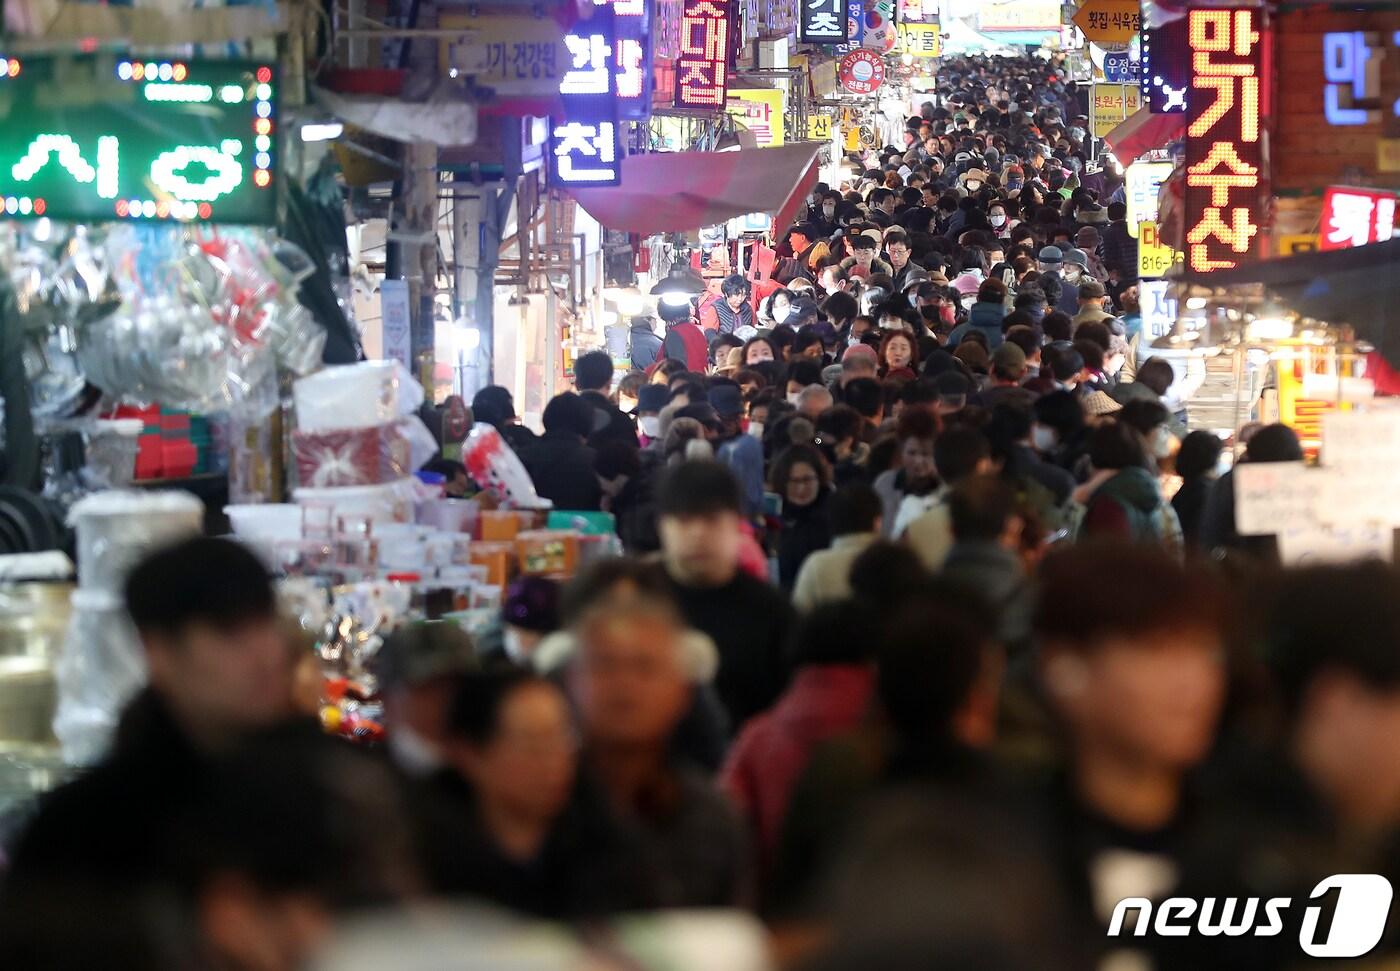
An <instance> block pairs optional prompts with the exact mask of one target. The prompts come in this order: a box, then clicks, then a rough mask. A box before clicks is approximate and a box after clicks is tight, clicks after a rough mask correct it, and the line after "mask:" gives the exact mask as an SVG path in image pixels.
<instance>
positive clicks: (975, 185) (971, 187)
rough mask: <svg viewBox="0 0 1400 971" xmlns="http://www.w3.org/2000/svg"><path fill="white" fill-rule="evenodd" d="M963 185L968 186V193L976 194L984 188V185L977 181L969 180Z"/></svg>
mask: <svg viewBox="0 0 1400 971" xmlns="http://www.w3.org/2000/svg"><path fill="white" fill-rule="evenodd" d="M963 184H964V185H965V186H967V191H968V192H976V191H977V190H978V189H980V188H982V183H981V182H978V181H977V180H976V179H969V180H968V181H967V182H965V183H963Z"/></svg>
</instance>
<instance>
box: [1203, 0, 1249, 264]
mask: <svg viewBox="0 0 1400 971" xmlns="http://www.w3.org/2000/svg"><path fill="white" fill-rule="evenodd" d="M1188 18H1189V24H1188V43H1189V45H1190V48H1191V55H1192V70H1191V96H1190V98H1189V100H1188V105H1189V107H1188V110H1187V112H1186V261H1187V265H1188V266H1189V267H1190V268H1191V269H1192V270H1195V271H1196V272H1209V271H1211V270H1224V269H1228V268H1230V267H1232V266H1235V265H1236V264H1237V263H1239V262H1240V260H1241V259H1243V258H1245V257H1246V256H1248V255H1249V253H1250V252H1251V250H1252V249H1254V240H1255V237H1256V236H1257V235H1258V233H1259V220H1260V218H1261V217H1262V215H1263V209H1262V206H1261V201H1260V167H1261V165H1262V160H1263V128H1262V113H1263V105H1262V103H1261V101H1260V85H1261V80H1262V75H1263V73H1264V47H1265V44H1266V40H1265V39H1264V33H1263V30H1262V25H1261V23H1260V12H1259V11H1258V10H1254V9H1249V10H1242V9H1234V8H1226V9H1219V10H1216V9H1211V10H1199V9H1196V10H1192V11H1190V13H1189V14H1188Z"/></svg>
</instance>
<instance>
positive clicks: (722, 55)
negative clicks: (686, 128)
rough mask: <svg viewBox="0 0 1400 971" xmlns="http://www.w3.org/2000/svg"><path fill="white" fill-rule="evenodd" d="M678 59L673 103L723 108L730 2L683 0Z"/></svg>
mask: <svg viewBox="0 0 1400 971" xmlns="http://www.w3.org/2000/svg"><path fill="white" fill-rule="evenodd" d="M680 49H681V50H680V58H679V59H678V60H677V62H676V104H677V105H683V106H685V107H688V108H722V107H723V106H724V100H725V97H726V95H727V90H726V83H725V82H726V78H725V75H726V73H727V67H728V63H729V4H728V2H727V0H685V2H684V5H683V7H682V13H681V37H680Z"/></svg>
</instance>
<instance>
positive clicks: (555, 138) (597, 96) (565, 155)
mask: <svg viewBox="0 0 1400 971" xmlns="http://www.w3.org/2000/svg"><path fill="white" fill-rule="evenodd" d="M613 21H614V11H613V10H612V9H610V8H609V7H607V6H601V5H600V6H597V7H595V8H594V10H593V16H592V17H590V18H589V19H588V20H584V21H580V22H579V23H577V24H575V25H574V26H573V27H572V28H570V30H569V32H568V33H567V34H566V35H565V36H564V43H565V45H566V46H567V47H568V50H569V64H568V70H566V71H565V72H564V76H563V77H562V78H560V79H559V100H560V102H561V104H562V105H563V111H562V114H561V116H559V117H557V118H554V119H553V121H552V124H551V127H550V140H549V141H550V146H549V151H550V158H551V159H552V164H551V166H550V173H551V176H552V181H553V183H554V184H555V185H566V186H567V185H617V184H618V183H619V182H621V181H622V133H621V127H620V126H619V125H618V121H617V108H618V105H617V83H618V77H619V75H618V74H617V72H616V70H615V63H616V62H615V53H616V50H617V46H618V45H617V38H616V36H615V34H614V31H613Z"/></svg>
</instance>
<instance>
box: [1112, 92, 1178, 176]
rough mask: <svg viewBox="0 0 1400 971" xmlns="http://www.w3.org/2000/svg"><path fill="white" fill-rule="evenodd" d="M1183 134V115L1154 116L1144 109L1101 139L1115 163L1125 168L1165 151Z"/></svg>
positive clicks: (1133, 114)
mask: <svg viewBox="0 0 1400 971" xmlns="http://www.w3.org/2000/svg"><path fill="white" fill-rule="evenodd" d="M1184 134H1186V115H1184V114H1181V113H1179V112H1171V113H1170V114H1153V113H1152V112H1151V111H1149V110H1148V109H1147V107H1146V106H1145V105H1144V106H1143V107H1141V108H1139V109H1138V110H1137V111H1135V112H1133V113H1132V114H1131V115H1129V116H1128V117H1127V118H1126V119H1125V120H1124V121H1123V122H1121V123H1120V124H1118V125H1116V126H1115V127H1114V129H1113V131H1111V132H1109V133H1108V134H1107V135H1105V136H1104V137H1103V140H1104V141H1105V142H1107V143H1108V147H1109V148H1111V149H1113V154H1114V155H1116V156H1117V157H1118V161H1119V162H1121V163H1123V164H1124V165H1127V164H1128V163H1129V162H1131V161H1132V160H1133V159H1135V158H1137V157H1138V156H1139V155H1146V154H1147V153H1148V152H1151V151H1153V150H1154V149H1158V148H1165V147H1166V146H1167V145H1168V144H1169V143H1170V142H1173V141H1176V140H1177V139H1178V138H1180V137H1181V136H1182V135H1184Z"/></svg>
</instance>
